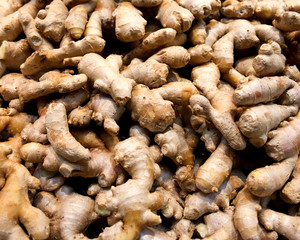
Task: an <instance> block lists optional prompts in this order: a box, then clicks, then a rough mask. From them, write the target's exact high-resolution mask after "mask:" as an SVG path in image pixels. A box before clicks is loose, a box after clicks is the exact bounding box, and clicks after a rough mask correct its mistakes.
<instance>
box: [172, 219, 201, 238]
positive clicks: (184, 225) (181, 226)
mask: <svg viewBox="0 0 300 240" xmlns="http://www.w3.org/2000/svg"><path fill="white" fill-rule="evenodd" d="M194 231H195V224H194V223H193V222H192V221H190V220H188V219H184V218H182V219H180V220H179V221H175V222H174V223H173V224H172V230H170V231H168V232H167V234H168V235H169V236H171V237H172V238H174V239H191V238H192V236H193V233H194Z"/></svg>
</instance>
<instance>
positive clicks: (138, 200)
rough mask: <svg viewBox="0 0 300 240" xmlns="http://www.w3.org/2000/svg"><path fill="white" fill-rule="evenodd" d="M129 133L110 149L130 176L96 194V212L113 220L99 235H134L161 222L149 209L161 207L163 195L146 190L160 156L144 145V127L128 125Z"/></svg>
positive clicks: (145, 140) (117, 237) (116, 237)
mask: <svg viewBox="0 0 300 240" xmlns="http://www.w3.org/2000/svg"><path fill="white" fill-rule="evenodd" d="M130 136H131V137H130V138H128V139H126V140H124V141H121V142H119V143H118V144H117V145H116V146H115V148H114V149H115V159H116V161H117V162H119V164H120V165H121V166H122V167H123V168H124V169H125V171H127V172H128V173H129V175H130V176H131V177H132V179H129V180H128V181H127V182H125V183H124V184H122V185H119V186H117V187H114V188H111V190H108V191H107V192H106V193H103V194H101V193H100V194H98V196H97V198H96V209H97V210H98V213H101V212H102V213H106V215H110V218H111V219H108V221H111V223H112V224H113V225H112V226H111V227H109V228H105V229H104V231H103V232H102V233H101V234H100V238H101V237H102V239H124V240H125V239H135V238H136V237H138V235H139V233H140V232H141V230H142V229H143V227H145V226H147V225H157V224H159V223H160V222H161V219H160V217H159V216H158V215H156V214H155V213H153V212H152V211H155V210H158V209H160V208H161V207H162V204H163V196H162V195H161V194H160V193H159V192H153V193H150V192H149V191H150V189H151V186H152V184H153V181H154V179H155V178H156V177H157V176H158V175H157V174H159V173H158V172H157V171H158V169H159V168H158V165H156V164H155V161H158V160H160V157H161V156H160V154H159V155H157V153H158V152H157V150H155V152H153V151H151V150H152V148H149V147H148V145H149V143H150V141H149V140H150V139H149V138H148V136H147V134H146V133H145V130H144V129H142V128H140V127H138V126H135V127H132V128H131V129H130ZM128 189H131V190H130V191H128ZM107 213H108V214H107ZM115 230H118V231H115Z"/></svg>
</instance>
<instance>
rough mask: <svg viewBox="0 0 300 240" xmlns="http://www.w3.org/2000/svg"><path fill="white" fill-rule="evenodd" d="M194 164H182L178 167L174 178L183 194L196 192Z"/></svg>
mask: <svg viewBox="0 0 300 240" xmlns="http://www.w3.org/2000/svg"><path fill="white" fill-rule="evenodd" d="M194 165H195V164H194ZM194 165H185V166H181V167H179V168H178V169H177V171H176V173H175V175H174V178H175V180H176V182H177V184H178V185H179V187H180V189H181V191H180V195H181V196H182V195H183V196H185V195H187V193H189V192H194V191H195V190H196V184H195V175H194V168H195V167H194Z"/></svg>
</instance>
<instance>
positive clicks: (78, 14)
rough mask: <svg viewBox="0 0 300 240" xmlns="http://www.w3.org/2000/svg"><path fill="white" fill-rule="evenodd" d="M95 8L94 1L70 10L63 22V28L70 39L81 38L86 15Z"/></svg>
mask: <svg viewBox="0 0 300 240" xmlns="http://www.w3.org/2000/svg"><path fill="white" fill-rule="evenodd" d="M95 7H96V0H90V1H88V2H86V3H82V4H79V5H76V6H75V7H73V8H71V10H70V11H69V14H68V17H67V18H66V20H65V27H66V30H67V31H68V32H69V33H70V35H71V36H72V38H74V39H79V38H80V37H81V36H82V34H83V33H84V30H85V26H86V23H87V19H88V14H89V13H90V12H91V11H93V10H94V8H95Z"/></svg>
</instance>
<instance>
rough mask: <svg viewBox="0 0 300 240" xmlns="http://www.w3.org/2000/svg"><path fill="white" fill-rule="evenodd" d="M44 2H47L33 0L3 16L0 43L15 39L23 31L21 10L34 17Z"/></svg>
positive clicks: (0, 27) (0, 25) (0, 26)
mask: <svg viewBox="0 0 300 240" xmlns="http://www.w3.org/2000/svg"><path fill="white" fill-rule="evenodd" d="M44 4H45V2H44V1H43V0H31V1H29V2H28V3H26V4H24V5H23V6H22V7H21V8H19V9H18V10H17V11H15V12H13V13H11V14H9V15H7V16H5V17H3V18H1V23H0V43H1V42H2V41H3V40H7V41H13V40H15V39H16V38H17V37H18V36H19V35H20V34H21V33H22V30H23V29H22V26H21V23H20V22H19V11H24V12H27V13H29V14H30V15H31V16H32V17H33V18H34V17H35V16H36V14H37V12H38V11H39V9H40V8H42V7H43V6H44Z"/></svg>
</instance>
